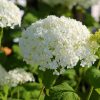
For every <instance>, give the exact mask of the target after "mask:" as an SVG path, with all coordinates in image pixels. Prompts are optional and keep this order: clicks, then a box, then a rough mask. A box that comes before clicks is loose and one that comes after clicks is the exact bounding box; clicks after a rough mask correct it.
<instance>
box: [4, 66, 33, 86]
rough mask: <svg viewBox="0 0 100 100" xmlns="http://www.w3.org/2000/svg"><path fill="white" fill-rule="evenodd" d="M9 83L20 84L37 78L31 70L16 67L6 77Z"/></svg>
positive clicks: (12, 84)
mask: <svg viewBox="0 0 100 100" xmlns="http://www.w3.org/2000/svg"><path fill="white" fill-rule="evenodd" d="M5 79H6V80H7V82H8V84H9V85H10V86H12V87H15V86H17V85H18V84H23V83H25V82H34V81H35V79H34V77H33V75H32V74H31V73H29V72H26V71H25V70H24V69H22V68H16V69H14V70H10V71H9V72H8V76H6V77H5Z"/></svg>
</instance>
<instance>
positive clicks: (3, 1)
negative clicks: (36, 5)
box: [0, 0, 21, 28]
mask: <svg viewBox="0 0 100 100" xmlns="http://www.w3.org/2000/svg"><path fill="white" fill-rule="evenodd" d="M15 25H19V26H20V25H21V12H20V9H19V8H18V7H17V6H16V5H15V4H14V3H13V2H11V1H7V0H0V27H1V28H4V27H11V28H14V26H15Z"/></svg>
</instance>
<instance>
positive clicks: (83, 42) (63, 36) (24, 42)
mask: <svg viewBox="0 0 100 100" xmlns="http://www.w3.org/2000/svg"><path fill="white" fill-rule="evenodd" d="M90 36H91V34H90V32H89V30H88V29H87V28H86V26H85V25H82V23H81V22H79V21H76V20H74V19H70V18H65V17H64V16H62V17H60V18H58V17H56V16H48V17H47V18H45V19H43V20H39V21H37V22H36V23H33V24H32V25H31V26H29V27H28V28H27V29H26V30H24V31H23V34H22V37H21V38H20V40H19V46H20V49H21V52H22V55H23V57H24V60H25V61H26V62H27V63H28V64H31V65H39V69H41V70H44V71H45V70H46V69H52V70H54V74H60V73H62V72H63V71H64V69H65V68H66V67H67V68H73V67H74V66H76V65H77V63H78V61H79V60H80V61H81V65H82V66H91V65H92V64H93V62H95V60H96V59H97V56H95V55H94V54H95V50H92V48H91V47H90V45H92V46H93V44H95V43H93V44H90V42H88V40H89V38H90ZM58 70H59V71H58Z"/></svg>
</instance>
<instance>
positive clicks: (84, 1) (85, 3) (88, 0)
mask: <svg viewBox="0 0 100 100" xmlns="http://www.w3.org/2000/svg"><path fill="white" fill-rule="evenodd" d="M99 1H100V0H79V1H78V4H79V5H81V6H82V7H84V8H89V7H90V6H92V5H95V4H97V3H98V2H99Z"/></svg>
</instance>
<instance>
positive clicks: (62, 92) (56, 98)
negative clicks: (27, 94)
mask: <svg viewBox="0 0 100 100" xmlns="http://www.w3.org/2000/svg"><path fill="white" fill-rule="evenodd" d="M49 99H51V100H80V98H79V96H78V95H77V94H76V93H75V91H74V90H73V88H72V87H70V86H69V85H68V84H67V82H64V83H62V84H60V85H57V86H54V87H52V88H51V89H50V95H49V96H46V97H45V100H49Z"/></svg>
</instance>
